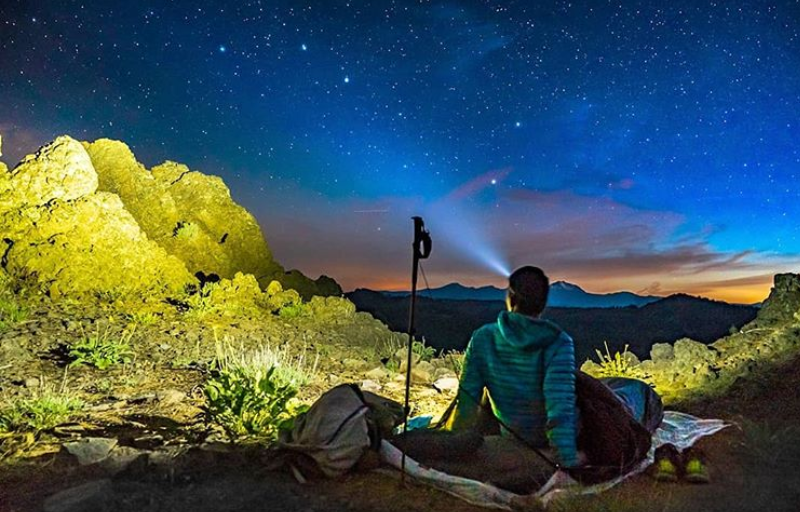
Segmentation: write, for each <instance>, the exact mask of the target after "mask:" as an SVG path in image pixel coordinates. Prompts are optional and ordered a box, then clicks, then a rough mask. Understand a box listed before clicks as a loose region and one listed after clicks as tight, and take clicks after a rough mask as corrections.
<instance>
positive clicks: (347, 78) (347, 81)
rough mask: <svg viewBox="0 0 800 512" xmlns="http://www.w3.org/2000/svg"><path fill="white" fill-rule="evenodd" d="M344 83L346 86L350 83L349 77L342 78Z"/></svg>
mask: <svg viewBox="0 0 800 512" xmlns="http://www.w3.org/2000/svg"><path fill="white" fill-rule="evenodd" d="M344 83H346V84H349V83H350V77H349V76H346V77H344Z"/></svg>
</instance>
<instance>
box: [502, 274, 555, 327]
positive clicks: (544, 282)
mask: <svg viewBox="0 0 800 512" xmlns="http://www.w3.org/2000/svg"><path fill="white" fill-rule="evenodd" d="M549 292H550V280H549V279H547V276H546V275H545V274H544V272H542V269H540V268H539V267H532V266H525V267H520V268H518V269H517V270H515V271H514V273H513V274H511V276H510V277H509V278H508V294H507V295H506V306H508V309H509V311H514V312H516V313H521V314H523V315H528V316H539V315H540V314H541V313H542V311H544V307H545V305H546V304H547V294H548V293H549Z"/></svg>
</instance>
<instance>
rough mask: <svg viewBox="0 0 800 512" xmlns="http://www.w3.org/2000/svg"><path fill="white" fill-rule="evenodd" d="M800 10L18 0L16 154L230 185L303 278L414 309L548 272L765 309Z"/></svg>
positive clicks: (796, 147) (778, 268)
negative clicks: (95, 149) (69, 155)
mask: <svg viewBox="0 0 800 512" xmlns="http://www.w3.org/2000/svg"><path fill="white" fill-rule="evenodd" d="M798 113H800V2H798V1H794V0H792V1H789V0H780V1H774V2H762V1H751V2H744V1H742V2H739V1H717V2H705V1H697V0H671V1H669V2H665V1H663V0H662V1H635V0H625V1H620V0H615V1H605V0H595V1H586V2H581V1H572V2H565V1H555V2H551V1H541V2H530V1H516V2H515V1H494V0H489V1H466V0H462V1H456V0H450V1H421V0H417V1H411V0H381V1H377V0H376V1H369V0H364V1H356V0H352V1H340V0H324V1H323V0H320V1H314V2H302V1H267V0H264V1H241V2H223V1H213V2H210V1H138V0H137V1H129V0H128V1H117V0H104V1H70V0H59V1H44V0H42V1H29V2H25V1H18V0H3V1H2V2H0V134H2V136H3V148H2V149H3V153H4V154H3V157H2V159H3V161H5V162H6V163H8V164H10V165H13V164H14V163H16V162H17V161H18V160H19V159H20V158H21V157H22V156H24V155H25V154H27V153H31V152H33V151H34V150H35V149H36V148H37V147H38V146H40V145H42V144H44V143H46V142H48V141H49V140H52V139H53V138H54V137H55V136H57V135H59V134H62V133H67V134H70V135H72V136H73V137H75V138H79V139H83V140H94V139H97V138H101V137H109V138H113V139H120V140H123V141H125V142H127V143H128V144H129V145H130V146H131V148H132V149H133V150H134V152H135V153H136V155H137V157H138V159H139V160H140V161H142V162H143V163H144V164H145V165H146V166H148V167H151V166H153V165H155V164H157V163H160V162H161V161H163V160H165V159H171V160H176V161H179V162H182V163H186V164H187V165H189V166H190V167H191V168H192V169H195V170H199V171H202V172H205V173H209V174H216V175H219V176H221V177H222V178H223V179H224V180H225V182H226V183H227V184H228V186H229V187H230V189H231V192H232V195H233V198H234V199H235V200H236V201H237V202H239V203H240V204H242V205H243V206H244V207H245V208H247V209H248V210H249V211H251V212H252V213H253V214H254V215H255V216H256V218H257V219H258V221H259V223H260V224H261V226H262V228H263V229H264V232H265V235H266V238H267V240H268V243H269V245H270V247H271V249H272V251H273V252H274V254H275V256H276V258H277V259H278V260H279V261H280V262H281V263H282V264H283V265H284V266H286V267H287V268H299V269H300V270H302V271H303V272H305V273H306V274H308V275H310V276H312V277H316V276H317V275H319V274H327V275H330V276H332V277H334V278H336V279H337V280H338V281H340V283H341V284H342V285H343V287H344V288H345V289H353V288H356V287H371V288H393V289H407V288H408V287H409V280H410V278H409V275H410V267H411V238H412V223H411V220H410V217H411V216H412V215H422V216H424V218H425V221H426V225H427V227H428V228H429V229H430V231H431V234H432V237H433V240H434V251H433V254H432V255H431V258H430V259H429V260H427V261H426V262H425V263H424V265H425V266H424V268H425V273H426V276H427V279H428V283H429V284H430V286H437V285H442V284H445V283H447V282H450V281H454V280H458V281H460V282H462V283H465V284H469V285H485V284H494V285H498V286H503V283H504V277H503V274H504V273H505V272H507V270H508V269H509V268H513V267H515V266H519V265H523V264H535V265H539V266H541V267H542V268H544V269H545V271H546V272H547V273H548V274H549V275H550V276H551V278H552V279H553V280H556V279H565V280H568V281H570V282H573V283H576V284H578V285H580V286H582V287H584V288H585V289H587V290H590V291H595V292H607V291H616V290H631V291H635V292H643V293H652V294H660V295H665V294H669V293H674V292H687V293H693V294H697V295H703V296H707V297H712V298H718V299H723V300H729V301H737V302H756V301H760V300H763V299H764V298H765V297H766V295H767V293H768V292H769V288H770V284H771V280H772V275H773V274H775V273H777V272H783V271H798V270H800V265H799V264H798V263H800V256H799V255H800V237H798V234H799V230H800V227H798V222H797V219H798V214H800V201H798V179H797V178H798V174H800V116H799V115H798Z"/></svg>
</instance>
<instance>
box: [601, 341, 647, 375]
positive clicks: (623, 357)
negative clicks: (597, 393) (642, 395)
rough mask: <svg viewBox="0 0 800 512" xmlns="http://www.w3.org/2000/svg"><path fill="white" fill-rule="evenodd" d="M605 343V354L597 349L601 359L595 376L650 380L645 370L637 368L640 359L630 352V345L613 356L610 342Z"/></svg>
mask: <svg viewBox="0 0 800 512" xmlns="http://www.w3.org/2000/svg"><path fill="white" fill-rule="evenodd" d="M604 345H605V347H606V353H605V354H603V353H602V352H600V351H599V350H595V352H596V353H597V357H598V358H599V359H600V362H599V369H598V370H597V371H596V372H595V374H594V376H595V377H627V378H631V379H639V380H648V377H647V376H646V375H645V374H644V372H642V371H641V370H639V369H638V368H637V365H638V362H639V361H638V360H637V359H636V356H635V355H634V354H633V353H631V352H628V345H625V348H624V349H623V350H622V353H619V352H615V353H614V355H613V356H612V355H611V351H610V350H609V348H608V343H604Z"/></svg>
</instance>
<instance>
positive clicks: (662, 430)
mask: <svg viewBox="0 0 800 512" xmlns="http://www.w3.org/2000/svg"><path fill="white" fill-rule="evenodd" d="M726 426H727V424H726V423H725V422H723V421H722V420H717V419H701V418H696V417H694V416H692V415H690V414H684V413H680V412H675V411H667V412H665V413H664V420H663V421H662V422H661V426H660V427H659V428H658V430H656V432H655V434H653V445H652V447H651V449H650V452H649V453H648V456H647V458H646V459H645V460H643V461H642V462H641V464H639V465H638V466H636V467H635V468H634V469H633V470H632V471H630V472H629V473H627V474H625V475H622V476H620V477H618V478H615V479H614V480H610V481H608V482H603V483H600V484H596V485H591V486H580V485H577V484H575V483H574V481H566V480H565V479H564V478H563V475H561V474H556V475H554V476H553V478H551V479H550V481H548V482H547V483H546V484H545V485H544V486H542V488H541V489H540V490H539V491H538V492H537V493H536V496H537V497H538V498H539V499H540V500H541V502H542V503H544V504H545V505H546V504H547V503H549V502H550V500H552V499H553V498H555V497H556V496H559V495H562V494H564V493H570V494H596V493H600V492H603V491H605V490H608V489H610V488H611V487H614V486H615V485H617V484H618V483H620V482H622V481H623V480H625V479H626V478H629V477H631V476H633V475H636V474H638V473H641V472H642V471H644V470H645V469H646V468H647V467H648V466H649V465H650V464H652V463H653V454H654V452H655V449H656V448H658V447H659V446H661V445H663V444H666V443H672V444H674V445H675V446H676V447H677V448H678V449H679V450H684V449H686V448H688V447H690V446H692V445H693V444H694V443H696V442H697V440H698V439H700V438H702V437H705V436H709V435H711V434H714V433H716V432H718V431H720V430H722V429H723V428H725V427H726ZM380 453H381V458H382V459H383V461H384V462H386V463H387V464H389V465H391V466H393V467H395V468H397V469H400V468H401V464H402V457H403V455H402V453H401V452H400V450H398V449H397V448H396V447H395V446H393V445H392V444H391V443H389V442H388V441H383V443H382V445H381V452H380ZM405 466H406V468H405V469H406V473H407V474H408V475H409V476H411V477H412V478H415V479H416V480H418V481H420V482H424V483H426V484H428V485H431V486H433V487H435V488H437V489H440V490H442V491H445V492H447V493H450V494H452V495H454V496H457V497H459V498H461V499H463V500H465V501H467V502H469V503H472V504H474V505H478V506H483V507H491V508H500V509H505V510H511V509H512V502H513V501H516V500H518V499H519V498H520V496H519V495H517V494H514V493H512V492H509V491H506V490H503V489H500V488H498V487H495V486H493V485H490V484H486V483H484V482H479V481H477V480H470V479H468V478H463V477H460V476H454V475H449V474H447V473H443V472H441V471H437V470H435V469H431V468H427V467H425V466H422V465H420V464H419V463H417V462H416V461H414V460H413V459H411V458H409V457H406V464H405Z"/></svg>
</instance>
